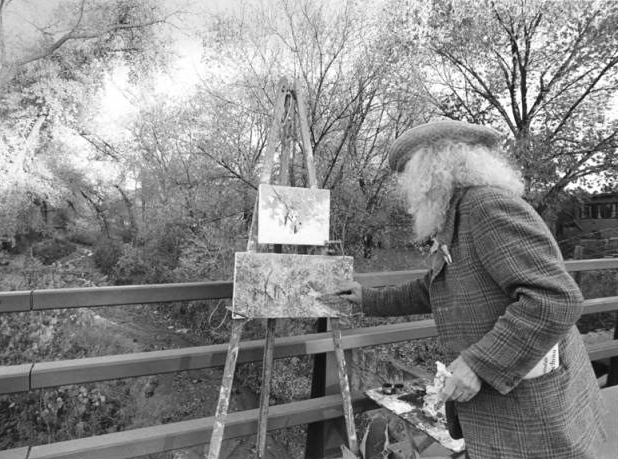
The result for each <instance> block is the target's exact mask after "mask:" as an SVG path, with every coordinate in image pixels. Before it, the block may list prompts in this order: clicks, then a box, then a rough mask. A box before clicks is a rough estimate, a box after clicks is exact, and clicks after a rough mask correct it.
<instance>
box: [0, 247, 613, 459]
mask: <svg viewBox="0 0 618 459" xmlns="http://www.w3.org/2000/svg"><path fill="white" fill-rule="evenodd" d="M566 264H567V269H568V270H569V271H570V272H581V271H589V270H601V269H618V259H598V260H573V261H567V262H566ZM423 274H424V270H414V271H393V272H380V273H365V274H357V275H356V279H357V280H358V281H359V282H361V283H362V284H363V285H365V286H369V287H379V286H386V285H396V284H399V283H401V282H404V281H407V280H410V279H412V278H415V277H420V276H422V275H423ZM232 287H233V286H232V283H231V282H195V283H184V284H159V285H133V286H117V287H88V288H69V289H54V290H31V291H20V292H0V313H12V312H25V311H37V310H49V309H57V308H74V307H99V306H115V305H129V304H148V303H164V302H179V301H193V300H208V299H223V298H231V296H232ZM613 311H618V296H611V297H604V298H595V299H587V300H585V302H584V314H592V313H599V312H613ZM617 314H618V313H617ZM436 333H437V331H436V327H435V324H434V322H433V320H420V321H415V322H407V323H397V324H390V325H380V326H373V327H365V328H359V329H350V330H345V331H344V333H343V346H344V348H345V349H355V348H361V347H366V346H374V345H378V344H388V343H396V342H401V341H409V340H413V339H421V338H428V337H432V336H435V335H436ZM263 345H264V343H263V340H251V341H243V342H242V343H241V348H240V353H239V357H238V362H239V363H243V362H258V361H261V360H262V353H263ZM226 351H227V344H222V345H209V346H196V347H188V348H182V349H171V350H163V351H151V352H139V353H133V354H123V355H108V356H102V357H91V358H84V359H72V360H60V361H53V362H24V363H22V364H20V365H10V366H3V367H0V394H9V393H16V392H24V391H31V390H36V389H44V388H48V387H55V386H61V385H70V384H83V383H87V382H95V381H105V380H110V379H119V378H132V377H138V376H147V375H153V374H160V373H169V372H178V371H186V370H197V369H205V368H211V367H217V366H222V365H223V364H224V361H225V354H226ZM332 351H333V344H332V339H331V337H330V334H329V333H313V334H306V335H300V336H291V337H282V338H278V339H277V340H276V344H275V358H277V359H280V358H285V357H291V356H300V355H315V354H321V353H329V352H332ZM588 353H589V356H590V359H591V360H592V361H599V360H605V359H609V374H608V385H612V384H618V334H616V333H615V334H614V339H611V340H607V341H604V342H601V343H595V344H591V345H589V346H588ZM354 404H355V411H356V412H360V411H364V410H367V409H371V408H373V407H375V406H374V405H373V403H372V402H370V401H369V400H367V399H366V398H365V397H363V396H362V394H355V395H354ZM342 415H343V411H342V404H341V397H340V395H338V394H336V395H326V396H323V397H318V398H312V399H308V400H303V401H297V402H292V403H287V404H282V405H277V406H273V407H271V409H270V413H269V422H268V428H269V429H271V430H276V429H281V428H285V427H291V426H295V425H301V424H308V423H312V422H320V421H327V420H332V419H336V418H339V417H341V416H342ZM212 424H213V418H212V417H206V418H200V419H195V420H189V421H182V422H175V423H170V424H165V425H159V426H153V427H145V428H141V429H133V430H128V431H124V432H117V433H111V434H106V435H99V436H93V437H87V438H80V439H76V440H69V441H63V442H58V443H52V444H48V445H40V446H29V447H23V448H16V449H12V450H5V451H0V459H9V458H10V459H35V458H36V459H43V458H46V459H51V458H83V459H90V458H131V457H136V456H142V455H147V454H154V453H158V452H164V451H170V450H174V449H181V448H189V447H193V446H197V445H202V444H205V443H207V442H208V441H209V439H210V432H211V428H212ZM256 431H257V410H247V411H242V412H236V413H230V415H229V420H228V422H227V424H226V430H225V437H226V438H234V437H240V436H245V435H249V434H254V433H255V432H256Z"/></svg>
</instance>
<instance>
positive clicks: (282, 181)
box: [207, 78, 359, 459]
mask: <svg viewBox="0 0 618 459" xmlns="http://www.w3.org/2000/svg"><path fill="white" fill-rule="evenodd" d="M295 119H297V121H298V126H299V128H300V136H301V145H302V149H303V153H304V157H305V167H306V170H307V178H308V183H309V188H313V189H317V188H318V185H317V178H316V174H315V164H314V160H313V150H312V148H311V142H310V139H309V125H308V123H307V118H306V107H305V101H304V99H303V97H302V92H301V91H300V84H299V82H298V81H296V82H295V83H294V86H293V87H292V86H291V85H290V84H289V83H288V81H287V80H286V79H285V78H283V79H281V81H280V82H279V85H278V90H277V100H276V103H275V113H274V117H273V121H272V125H271V127H270V130H269V132H268V137H267V139H266V149H265V153H264V169H263V171H262V175H261V178H260V182H261V183H263V184H271V183H272V179H271V175H272V168H273V164H274V156H275V142H276V140H277V137H278V138H279V140H280V141H281V154H280V162H279V163H280V168H279V176H278V182H279V183H278V184H279V185H288V183H289V174H288V172H289V164H290V162H289V161H291V160H293V151H294V149H293V148H291V134H292V130H293V129H294V126H295ZM257 218H259V216H258V200H257V199H256V203H255V207H254V212H253V219H252V221H251V229H250V231H249V238H248V241H247V251H248V252H257V251H258V242H257ZM274 252H275V253H277V252H278V253H280V252H281V245H275V248H274ZM246 321H247V319H245V318H239V317H238V316H236V317H234V316H233V317H232V331H231V334H230V341H229V344H228V351H227V357H226V360H225V368H224V370H223V380H222V383H221V390H220V393H219V401H218V403H217V410H216V413H215V423H214V425H213V429H212V435H211V438H210V447H209V450H208V456H207V457H208V459H218V458H219V454H220V451H221V443H222V441H223V431H224V428H225V420H226V417H227V410H228V406H229V401H230V393H231V389H232V383H233V381H234V370H235V368H236V360H237V357H238V346H239V342H240V336H241V334H242V330H243V326H244V324H245V322H246ZM275 328H276V319H267V324H266V341H265V347H264V358H263V364H262V388H261V392H260V409H259V417H258V437H257V454H258V458H260V459H262V458H264V454H265V451H266V434H267V427H268V425H267V424H268V408H269V398H270V382H271V379H272V368H273V361H274V345H275ZM331 329H332V336H333V344H334V349H335V357H336V360H337V367H338V374H339V386H340V389H341V395H342V398H343V407H344V418H345V423H346V430H347V435H348V443H349V449H347V448H346V447H345V446H343V445H342V450H343V454H344V457H345V458H354V457H358V454H359V450H358V440H357V438H356V429H355V426H354V413H353V411H352V399H351V396H350V385H349V382H348V375H347V370H346V363H345V358H344V353H343V347H342V345H341V329H340V326H339V319H337V318H333V319H331Z"/></svg>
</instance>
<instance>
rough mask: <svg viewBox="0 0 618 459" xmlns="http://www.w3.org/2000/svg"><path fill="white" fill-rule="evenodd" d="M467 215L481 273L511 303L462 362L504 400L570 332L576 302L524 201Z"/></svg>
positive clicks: (547, 236)
mask: <svg viewBox="0 0 618 459" xmlns="http://www.w3.org/2000/svg"><path fill="white" fill-rule="evenodd" d="M470 215H471V222H472V226H473V229H472V238H473V241H474V250H475V251H476V253H477V254H478V256H479V258H480V261H481V264H482V267H483V269H484V271H486V272H487V273H488V275H489V276H491V277H492V278H493V280H494V281H495V282H496V283H497V284H498V285H499V286H500V288H501V289H502V290H503V291H504V292H505V294H507V295H508V296H509V298H510V299H511V300H512V303H510V304H509V305H508V306H507V308H506V311H505V313H504V314H503V315H502V316H500V318H499V319H498V320H497V322H496V323H495V325H494V327H493V329H492V330H490V331H489V332H488V333H487V334H486V335H485V336H483V338H481V339H480V340H479V341H478V342H477V343H475V344H473V345H472V346H470V347H469V348H467V349H465V350H464V351H463V352H462V353H461V356H462V358H463V360H464V361H465V362H466V363H467V364H468V365H469V366H470V367H471V368H472V370H474V371H475V372H476V374H477V375H478V376H479V377H480V378H481V379H483V380H484V381H485V382H487V383H488V384H490V385H491V386H492V387H494V388H495V389H496V390H498V391H499V392H500V393H502V394H507V393H508V392H510V391H511V390H512V389H513V388H514V387H515V386H517V384H518V383H519V382H520V381H521V380H522V379H523V377H524V376H525V375H526V374H527V373H528V372H529V371H530V370H531V369H532V368H533V367H534V366H535V365H536V364H537V363H538V362H539V361H540V360H541V358H542V357H543V356H544V355H545V354H546V353H547V352H548V351H549V349H551V347H552V346H553V345H554V344H556V343H557V342H558V341H559V340H560V339H561V338H562V337H563V336H564V335H566V333H567V332H568V331H569V329H570V328H571V327H572V326H573V325H574V324H575V322H576V321H577V319H578V318H579V316H580V314H581V312H582V306H583V305H582V302H583V298H582V295H581V292H580V290H579V288H578V286H577V284H576V283H575V281H574V280H573V278H572V277H571V276H570V275H569V274H568V273H567V271H566V269H565V267H564V262H563V260H562V256H561V254H560V251H559V249H558V246H557V244H556V242H555V240H554V238H553V236H552V235H551V233H550V232H549V229H548V228H547V226H546V225H545V223H544V222H543V220H542V219H541V218H540V217H539V215H538V214H537V213H536V211H534V209H532V207H530V206H529V205H528V204H527V203H526V202H525V201H523V200H522V199H519V198H517V197H510V196H505V195H502V194H496V195H494V196H490V197H489V198H487V197H485V199H483V200H482V202H481V201H480V200H479V202H477V203H474V205H473V206H472V211H471V214H470Z"/></svg>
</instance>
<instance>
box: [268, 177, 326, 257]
mask: <svg viewBox="0 0 618 459" xmlns="http://www.w3.org/2000/svg"><path fill="white" fill-rule="evenodd" d="M258 203H259V206H258V242H259V243H260V244H296V245H325V244H326V241H328V239H329V234H328V233H329V220H330V192H329V191H328V190H318V189H309V188H295V187H289V186H278V185H266V184H261V185H260V188H259V196H258Z"/></svg>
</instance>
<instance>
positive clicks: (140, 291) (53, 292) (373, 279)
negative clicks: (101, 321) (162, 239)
mask: <svg viewBox="0 0 618 459" xmlns="http://www.w3.org/2000/svg"><path fill="white" fill-rule="evenodd" d="M565 264H566V267H567V269H568V270H569V271H570V272H574V271H587V270H595V269H599V270H600V269H612V268H613V269H618V258H616V259H612V258H608V259H598V260H569V261H567V262H565ZM425 272H426V270H423V269H420V270H419V269H417V270H410V271H386V272H374V273H356V274H355V275H354V279H355V280H357V281H358V282H360V283H361V284H362V285H363V286H364V287H381V286H388V285H397V284H401V283H403V282H407V281H409V280H412V279H417V278H419V277H422V276H423V275H424V274H425ZM232 290H233V285H232V282H227V281H216V282H189V283H183V284H153V285H128V286H112V287H83V288H69V289H50V290H34V291H32V292H30V291H19V292H0V313H2V312H23V311H28V310H30V308H31V301H32V307H33V309H37V310H41V309H57V308H76V307H85V308H88V307H97V306H116V305H125V304H146V303H166V302H172V301H194V300H210V299H221V298H231V297H232ZM31 295H32V300H31V298H30V296H31ZM611 298H616V297H611ZM606 300H607V299H605V298H599V299H597V300H596V301H599V302H601V303H603V304H607V303H605V301H606ZM592 301H593V300H587V302H592ZM614 301H616V300H614ZM605 310H606V309H603V310H602V311H591V312H603V311H605ZM609 310H611V309H609Z"/></svg>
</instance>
